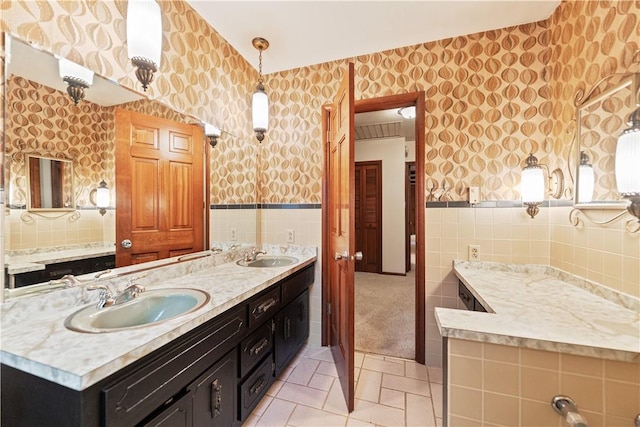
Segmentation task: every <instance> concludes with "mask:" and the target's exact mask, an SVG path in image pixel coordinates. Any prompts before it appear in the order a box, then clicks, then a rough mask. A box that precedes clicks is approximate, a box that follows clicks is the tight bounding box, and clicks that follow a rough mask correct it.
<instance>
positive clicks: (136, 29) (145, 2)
mask: <svg viewBox="0 0 640 427" xmlns="http://www.w3.org/2000/svg"><path fill="white" fill-rule="evenodd" d="M127 51H128V56H129V59H131V63H132V64H133V65H134V66H135V67H136V77H137V78H138V80H139V81H140V83H142V88H143V89H144V91H145V92H146V91H147V87H148V86H149V84H150V83H151V82H152V81H153V73H155V72H156V71H158V67H159V66H160V58H161V56H162V15H161V12H160V6H159V5H158V3H156V2H155V1H154V0H129V2H128V4H127Z"/></svg>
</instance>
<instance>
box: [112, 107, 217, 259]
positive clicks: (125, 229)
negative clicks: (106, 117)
mask: <svg viewBox="0 0 640 427" xmlns="http://www.w3.org/2000/svg"><path fill="white" fill-rule="evenodd" d="M203 150H204V136H203V130H202V128H201V127H200V126H197V125H189V124H185V123H179V122H174V121H171V120H166V119H161V118H158V117H152V116H147V115H144V114H140V113H135V112H132V111H127V110H122V109H116V265H117V266H118V267H121V266H125V265H130V264H138V263H141V262H146V261H153V260H157V259H162V258H168V257H173V256H179V255H183V254H186V253H190V252H196V251H201V250H204V207H205V205H204V201H205V196H204V192H203V191H204V174H203V163H204V161H203ZM124 241H130V242H131V245H130V247H128V248H127V247H123V244H122V242H124ZM124 246H126V245H124Z"/></svg>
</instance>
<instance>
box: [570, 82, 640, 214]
mask: <svg viewBox="0 0 640 427" xmlns="http://www.w3.org/2000/svg"><path fill="white" fill-rule="evenodd" d="M639 78H640V74H639V73H635V74H613V75H611V76H609V77H606V78H604V79H602V80H600V81H599V82H598V83H596V84H595V85H594V87H593V88H591V89H590V90H589V92H587V93H586V95H585V96H583V95H584V93H583V92H578V94H577V96H576V99H575V105H576V124H577V126H576V141H577V144H576V149H575V150H574V152H573V160H574V161H575V173H576V187H575V191H574V203H575V206H576V208H579V209H589V208H592V209H626V205H627V202H626V201H624V200H623V199H622V197H621V196H620V194H619V193H618V192H617V188H616V179H615V151H616V143H617V140H618V136H619V135H620V134H621V133H622V131H623V130H624V129H626V128H627V127H628V124H627V120H628V117H629V114H631V112H632V111H633V110H634V109H635V108H636V105H637V103H638V102H640V99H639V96H640V94H639V93H638V90H639V89H638V84H639Z"/></svg>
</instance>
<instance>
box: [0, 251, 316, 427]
mask: <svg viewBox="0 0 640 427" xmlns="http://www.w3.org/2000/svg"><path fill="white" fill-rule="evenodd" d="M299 258H300V260H299V262H297V263H296V264H294V265H291V266H288V267H277V268H249V267H242V266H239V265H237V264H236V263H235V262H226V263H223V264H221V265H216V266H213V267H209V268H202V269H195V268H190V270H195V271H194V272H192V273H190V274H186V275H184V276H181V277H176V278H174V279H169V280H166V283H163V284H162V286H165V285H166V286H171V287H174V288H175V287H179V286H188V287H191V288H198V289H202V290H205V291H207V292H208V293H209V294H210V296H211V301H210V302H209V303H208V304H206V305H205V306H204V307H202V308H200V309H198V310H196V311H194V312H193V313H189V314H187V315H185V316H179V317H177V318H173V319H169V320H165V321H163V322H161V323H158V324H154V325H148V326H145V327H141V328H133V329H130V330H121V331H116V332H107V333H99V334H88V333H79V332H74V331H70V330H67V329H66V328H65V327H64V326H63V320H64V318H65V317H67V316H68V315H69V314H70V313H72V312H73V311H74V308H71V309H69V308H65V309H64V310H62V311H61V312H60V314H59V315H57V316H54V317H55V318H52V314H51V313H48V314H47V315H44V316H43V318H41V319H35V320H32V321H29V322H26V324H25V323H23V324H22V325H19V326H18V325H12V326H11V327H10V328H8V334H6V335H5V334H3V342H2V390H1V391H2V425H3V426H21V427H22V426H42V425H52V426H53V425H56V426H57V425H59V426H62V425H64V426H78V427H81V426H82V427H92V426H95V427H98V426H105V427H111V426H118V427H120V426H134V425H135V426H205V425H211V426H231V425H240V423H241V422H242V421H243V420H244V419H246V418H247V417H248V416H249V414H250V413H251V411H252V410H253V408H254V407H255V406H256V405H257V404H258V402H259V401H260V399H261V398H262V397H263V396H264V394H265V393H266V391H267V390H268V389H269V387H270V385H271V384H272V383H273V381H274V380H275V378H276V377H277V375H279V374H280V372H282V370H283V369H285V368H286V366H287V365H288V364H289V362H290V361H291V360H292V359H293V358H294V357H295V355H296V354H297V353H298V352H299V350H300V349H301V347H302V346H303V345H304V343H305V341H306V339H307V337H308V336H309V290H308V287H309V286H310V285H311V284H312V283H313V281H314V267H315V255H312V256H309V255H305V256H299ZM200 262H201V263H202V261H200ZM147 287H148V289H149V288H151V285H150V284H149V285H147ZM92 296H95V297H97V295H95V294H92ZM77 308H78V307H77V306H76V307H75V309H77ZM18 328H21V329H22V330H23V333H24V336H22V337H21V336H20V334H19V333H18V332H17V329H18ZM47 329H48V330H47ZM3 332H5V331H3ZM39 341H40V342H39Z"/></svg>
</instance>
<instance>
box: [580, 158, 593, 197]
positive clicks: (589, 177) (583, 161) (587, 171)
mask: <svg viewBox="0 0 640 427" xmlns="http://www.w3.org/2000/svg"><path fill="white" fill-rule="evenodd" d="M594 185H595V173H594V171H593V165H592V164H591V163H590V161H589V156H588V155H587V153H585V152H584V151H580V167H579V168H578V203H589V202H591V201H592V200H593V188H594Z"/></svg>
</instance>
